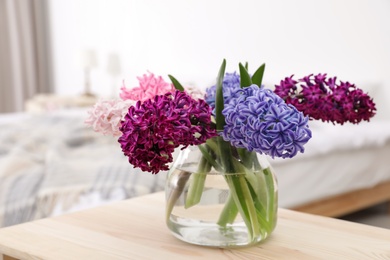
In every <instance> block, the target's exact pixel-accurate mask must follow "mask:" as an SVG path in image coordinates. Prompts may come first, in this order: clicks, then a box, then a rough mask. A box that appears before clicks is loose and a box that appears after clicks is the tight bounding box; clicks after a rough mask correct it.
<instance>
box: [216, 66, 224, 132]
mask: <svg viewBox="0 0 390 260" xmlns="http://www.w3.org/2000/svg"><path fill="white" fill-rule="evenodd" d="M225 69H226V60H225V59H223V62H222V65H221V68H220V69H219V72H218V76H217V85H216V94H215V123H216V128H217V131H222V130H223V127H224V125H225V117H224V115H223V114H222V110H223V107H224V100H223V91H222V84H223V77H224V76H225Z"/></svg>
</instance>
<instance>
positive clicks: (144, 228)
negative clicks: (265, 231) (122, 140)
mask: <svg viewBox="0 0 390 260" xmlns="http://www.w3.org/2000/svg"><path fill="white" fill-rule="evenodd" d="M164 204H165V203H164V195H163V194H162V193H156V194H151V195H147V196H143V197H138V198H135V199H130V200H125V201H121V202H115V203H112V204H109V205H105V206H101V207H97V208H93V209H89V210H84V211H80V212H76V213H71V214H66V215H62V216H59V217H54V218H48V219H42V220H38V221H33V222H29V223H25V224H20V225H16V226H11V227H7V228H2V229H0V252H1V253H2V254H4V255H5V256H4V259H56V260H59V259H72V260H78V259H82V260H84V259H93V260H97V259H110V260H111V259H172V260H173V259H300V260H302V259H355V260H356V259H390V230H387V229H382V228H377V227H371V226H367V225H362V224H356V223H352V222H347V221H343V220H337V219H332V218H327V217H321V216H315V215H310V214H306V213H299V212H295V211H291V210H285V209H280V210H279V219H278V224H277V228H276V229H275V231H274V233H273V234H272V235H271V237H270V238H269V239H268V240H266V241H265V242H263V243H261V244H259V245H257V246H254V247H249V248H242V249H217V248H206V247H200V246H195V245H190V244H187V243H185V242H182V241H180V240H178V239H176V238H175V237H174V236H173V235H171V233H170V231H169V230H168V228H167V227H166V226H165V222H164Z"/></svg>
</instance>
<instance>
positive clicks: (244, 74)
mask: <svg viewBox="0 0 390 260" xmlns="http://www.w3.org/2000/svg"><path fill="white" fill-rule="evenodd" d="M238 66H239V68H240V85H241V88H244V87H249V86H250V85H252V80H251V76H249V73H248V71H247V70H246V69H245V67H244V66H243V65H242V64H241V63H239V64H238Z"/></svg>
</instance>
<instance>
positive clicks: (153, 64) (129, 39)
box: [50, 0, 390, 118]
mask: <svg viewBox="0 0 390 260" xmlns="http://www.w3.org/2000/svg"><path fill="white" fill-rule="evenodd" d="M50 11H51V21H52V24H51V27H52V28H51V29H52V41H53V43H54V48H53V50H54V53H53V58H54V71H55V89H56V91H57V92H58V93H60V94H78V93H81V92H82V91H83V71H82V69H81V68H80V67H78V66H76V63H75V58H76V57H77V54H78V53H79V52H81V51H83V50H84V49H88V48H91V49H94V50H96V52H97V54H98V63H99V64H98V65H99V66H98V67H97V68H96V69H94V70H92V72H91V77H92V90H93V91H94V92H95V93H97V94H99V95H109V94H110V93H111V91H112V86H113V85H114V86H115V87H116V88H117V90H119V87H120V85H121V82H122V80H123V79H124V80H125V81H126V82H127V85H128V86H134V85H135V84H136V80H135V77H136V76H138V75H141V74H143V73H145V72H146V71H147V70H150V71H151V72H154V73H156V74H159V75H167V74H173V75H174V76H176V78H178V79H179V80H180V81H182V82H191V83H194V84H198V85H200V86H202V87H203V88H205V87H207V86H208V85H209V84H210V82H212V80H213V79H214V78H215V76H216V74H217V70H218V68H219V66H220V63H221V61H222V59H223V58H226V59H227V62H228V70H229V71H233V70H235V69H236V68H237V63H238V62H239V61H242V62H245V61H248V62H249V65H250V68H255V67H257V66H258V65H260V64H261V63H263V62H265V63H266V64H267V68H266V75H265V82H266V83H268V84H270V85H269V87H271V88H272V85H271V84H275V83H278V82H279V81H280V79H282V78H284V77H285V76H289V75H291V74H295V75H296V76H297V77H300V76H304V75H307V74H310V73H319V72H321V73H325V72H326V73H328V75H330V76H338V77H339V79H341V80H344V81H350V82H353V83H356V84H357V86H358V87H360V88H362V89H365V90H366V91H369V92H370V93H371V94H372V95H374V96H375V101H376V102H377V105H378V117H379V118H383V117H385V116H386V117H389V115H390V112H387V110H386V109H387V108H385V104H386V101H387V100H389V99H390V91H387V90H386V89H388V88H390V78H389V76H388V75H389V73H388V72H389V69H390V15H388V14H389V13H390V2H389V1H387V0H344V1H337V0H328V1H324V0H323V1H311V0H298V1H297V0H295V1H288V0H285V1H283V0H273V1H266V0H241V1H238V0H237V1H232V0H218V1H217V0H213V1H206V0H187V1H182V0H164V1H161V0H142V1H141V0H140V1H136V0H83V1H79V0H53V1H50ZM110 53H116V54H118V55H119V56H120V59H121V60H120V61H121V68H122V69H121V73H120V75H119V76H118V77H115V78H112V77H110V76H109V74H108V73H107V68H106V67H107V59H108V55H109V54H110ZM373 86H376V87H377V89H376V91H378V90H379V92H376V91H374V90H373ZM379 93H384V94H381V95H379ZM385 111H386V112H385Z"/></svg>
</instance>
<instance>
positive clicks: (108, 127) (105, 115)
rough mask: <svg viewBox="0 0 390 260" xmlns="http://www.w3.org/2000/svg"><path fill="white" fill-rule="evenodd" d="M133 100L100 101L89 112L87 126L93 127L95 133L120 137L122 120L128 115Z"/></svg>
mask: <svg viewBox="0 0 390 260" xmlns="http://www.w3.org/2000/svg"><path fill="white" fill-rule="evenodd" d="M134 103H135V102H134V101H131V100H126V101H123V100H99V101H98V102H97V103H96V104H95V105H94V106H93V107H92V108H91V109H89V110H88V111H87V113H88V117H87V119H86V120H85V124H86V125H88V126H90V127H92V129H93V130H94V131H95V132H99V133H102V134H104V135H112V136H120V135H121V134H122V133H121V131H119V127H120V126H121V120H122V119H123V118H124V117H125V115H126V114H127V110H128V109H129V107H130V105H132V104H134Z"/></svg>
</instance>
